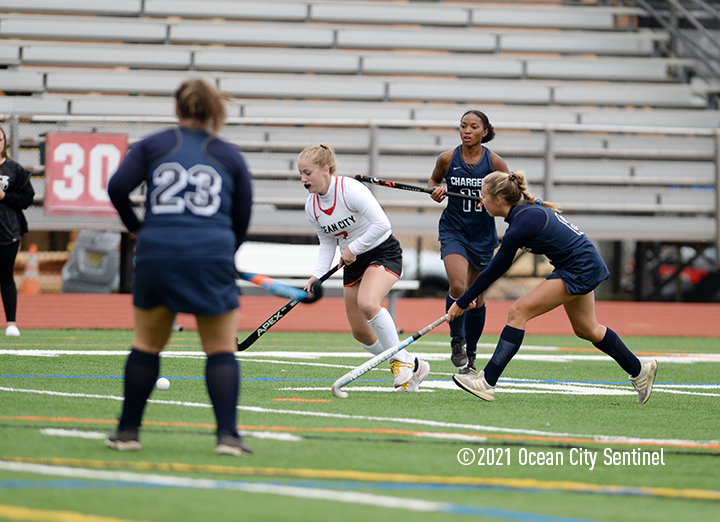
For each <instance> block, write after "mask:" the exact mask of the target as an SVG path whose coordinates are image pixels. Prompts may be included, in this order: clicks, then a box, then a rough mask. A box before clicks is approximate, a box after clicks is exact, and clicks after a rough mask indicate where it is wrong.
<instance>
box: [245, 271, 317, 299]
mask: <svg viewBox="0 0 720 522" xmlns="http://www.w3.org/2000/svg"><path fill="white" fill-rule="evenodd" d="M237 275H238V277H239V278H240V279H242V280H244V281H249V282H251V283H253V284H256V285H258V286H260V287H262V288H264V289H265V290H267V291H268V292H270V293H271V294H274V295H276V296H278V297H287V298H288V299H297V300H298V301H302V300H304V299H305V298H306V297H307V296H308V293H307V292H306V291H305V290H302V289H300V288H295V287H294V286H290V285H284V284H282V283H279V282H278V281H275V280H274V279H273V278H272V277H268V276H265V275H262V274H253V273H252V272H238V273H237Z"/></svg>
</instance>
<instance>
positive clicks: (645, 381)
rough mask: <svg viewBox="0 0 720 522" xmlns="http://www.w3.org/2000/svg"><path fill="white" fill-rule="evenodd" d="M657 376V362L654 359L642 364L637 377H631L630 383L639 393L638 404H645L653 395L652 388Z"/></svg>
mask: <svg viewBox="0 0 720 522" xmlns="http://www.w3.org/2000/svg"><path fill="white" fill-rule="evenodd" d="M656 374H657V361H656V360H655V359H652V360H650V361H645V362H644V363H642V367H641V369H640V373H639V374H638V376H637V377H630V382H632V385H633V386H634V387H635V389H636V390H637V392H638V404H645V403H646V402H647V400H648V399H649V398H650V394H651V393H652V386H653V383H654V382H655V375H656Z"/></svg>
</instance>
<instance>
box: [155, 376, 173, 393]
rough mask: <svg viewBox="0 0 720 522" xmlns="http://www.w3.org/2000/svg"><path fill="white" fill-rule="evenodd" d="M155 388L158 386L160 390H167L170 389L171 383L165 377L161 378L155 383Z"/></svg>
mask: <svg viewBox="0 0 720 522" xmlns="http://www.w3.org/2000/svg"><path fill="white" fill-rule="evenodd" d="M155 386H157V389H158V390H167V389H168V388H170V381H168V380H167V379H166V378H165V377H160V378H159V379H158V380H157V382H156V383H155Z"/></svg>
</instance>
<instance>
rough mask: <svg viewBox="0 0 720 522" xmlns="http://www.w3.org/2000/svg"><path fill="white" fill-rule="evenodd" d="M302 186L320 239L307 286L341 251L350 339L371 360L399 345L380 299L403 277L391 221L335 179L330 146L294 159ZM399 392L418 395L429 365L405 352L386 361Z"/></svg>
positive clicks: (354, 187)
mask: <svg viewBox="0 0 720 522" xmlns="http://www.w3.org/2000/svg"><path fill="white" fill-rule="evenodd" d="M298 170H299V171H300V179H301V181H302V184H303V186H304V187H305V188H306V189H307V190H308V192H310V196H309V197H308V199H307V201H306V203H305V215H306V216H307V218H308V221H310V223H311V224H312V226H313V227H314V228H315V232H316V233H317V236H318V239H319V240H320V253H319V256H318V262H317V265H316V266H315V272H314V273H313V275H312V277H311V278H310V279H309V280H308V282H307V285H305V290H308V291H311V290H312V288H313V286H314V285H315V283H316V282H317V281H318V280H319V278H320V277H321V276H322V274H324V273H325V272H327V271H328V270H329V269H330V267H331V265H332V262H333V258H334V257H335V249H336V248H338V247H339V248H340V251H341V256H340V263H341V264H342V265H343V286H344V289H343V296H344V299H345V313H346V314H347V318H348V322H349V323H350V328H351V330H352V334H353V337H354V338H355V339H356V340H357V341H358V342H360V343H361V344H362V347H363V348H364V349H365V350H367V351H368V352H370V353H372V354H373V355H378V354H380V353H382V352H384V351H385V350H388V349H390V348H392V347H393V346H396V345H397V344H399V343H400V339H399V337H398V333H397V327H396V326H395V321H394V320H393V318H392V316H391V315H390V312H388V310H387V309H386V308H384V307H383V306H382V300H383V298H384V297H385V295H387V293H388V292H389V291H390V289H391V288H392V286H393V285H394V284H395V281H397V280H398V279H399V278H400V275H401V273H402V249H401V248H400V243H399V242H398V240H397V239H396V238H395V236H393V234H392V229H391V227H390V220H389V219H388V217H387V215H385V212H384V211H383V209H382V207H381V206H380V203H378V202H377V200H376V199H375V197H374V196H373V195H372V192H370V190H369V189H368V188H367V187H366V186H365V185H363V184H362V183H360V182H359V181H357V180H355V179H352V178H349V177H345V176H336V175H335V173H336V171H337V160H336V158H335V151H334V150H333V148H332V147H331V146H330V145H327V144H324V143H323V144H322V145H313V146H311V147H307V148H306V149H304V150H303V151H302V152H301V153H300V156H299V157H298ZM389 362H390V369H391V371H392V373H393V375H394V379H393V381H394V382H393V384H394V386H395V389H396V390H397V391H417V390H418V387H419V385H420V383H421V382H422V381H423V380H424V379H425V378H426V377H427V375H428V373H430V365H429V364H428V363H427V362H426V361H423V360H421V359H419V358H417V357H413V356H412V355H410V354H409V353H408V352H407V351H406V350H400V351H399V352H398V353H397V354H396V355H395V356H393V357H392V358H391V359H389Z"/></svg>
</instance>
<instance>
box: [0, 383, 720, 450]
mask: <svg viewBox="0 0 720 522" xmlns="http://www.w3.org/2000/svg"><path fill="white" fill-rule="evenodd" d="M0 392H8V393H31V394H38V395H54V396H62V397H74V398H78V399H88V398H90V399H109V400H114V401H122V400H123V398H122V397H118V396H113V395H88V394H84V393H67V392H55V391H49V390H28V389H17V388H7V387H0ZM148 402H150V403H153V404H161V405H167V406H182V407H188V408H211V405H210V404H204V403H199V402H189V401H168V400H158V399H150V400H149V401H148ZM238 410H241V411H247V412H252V413H262V414H275V415H297V416H301V417H318V418H326V419H346V420H353V421H362V422H370V423H377V422H388V423H392V424H409V425H416V426H432V427H434V428H443V429H448V428H449V429H461V430H468V431H476V432H477V431H480V432H495V433H507V434H514V435H531V436H538V437H573V438H589V439H595V440H597V441H602V442H604V443H611V442H617V443H626V442H628V441H630V442H632V443H633V444H652V445H662V444H665V445H673V446H693V447H696V446H698V445H708V444H712V445H717V444H720V440H712V441H693V440H685V439H639V438H631V437H624V436H613V435H587V434H584V435H583V434H577V433H561V432H552V431H540V430H526V429H521V428H503V427H498V426H485V425H482V424H464V423H456V422H441V421H434V420H427V419H413V418H404V417H376V416H369V415H349V414H344V413H326V412H314V411H303V410H287V409H275V408H261V407H259V406H238Z"/></svg>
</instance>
